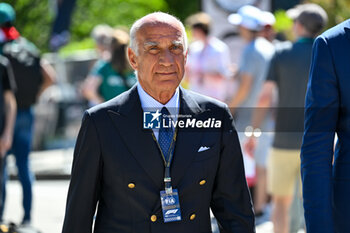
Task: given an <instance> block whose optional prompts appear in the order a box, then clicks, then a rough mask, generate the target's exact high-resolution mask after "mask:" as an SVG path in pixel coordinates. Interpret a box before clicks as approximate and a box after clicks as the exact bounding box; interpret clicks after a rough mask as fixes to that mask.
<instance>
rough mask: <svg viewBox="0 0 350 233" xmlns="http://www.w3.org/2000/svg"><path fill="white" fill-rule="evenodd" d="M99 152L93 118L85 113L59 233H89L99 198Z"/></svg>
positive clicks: (100, 164)
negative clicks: (61, 227)
mask: <svg viewBox="0 0 350 233" xmlns="http://www.w3.org/2000/svg"><path fill="white" fill-rule="evenodd" d="M101 166H102V160H101V150H100V143H99V138H98V135H97V131H96V127H95V125H94V122H93V119H92V117H91V116H90V114H89V113H88V112H85V114H84V117H83V122H82V126H81V128H80V132H79V135H78V139H77V142H76V146H75V150H74V159H73V166H72V174H71V181H70V186H69V190H68V197H67V203H66V214H65V218H64V224H63V230H62V233H88V232H92V222H93V217H94V214H95V210H96V204H97V201H98V199H99V191H100V177H101V174H100V173H101Z"/></svg>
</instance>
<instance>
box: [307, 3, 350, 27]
mask: <svg viewBox="0 0 350 233" xmlns="http://www.w3.org/2000/svg"><path fill="white" fill-rule="evenodd" d="M307 2H312V3H316V4H319V5H320V6H322V7H323V9H325V10H326V12H327V14H328V18H329V21H328V27H333V26H334V25H336V24H338V23H341V22H343V21H344V20H346V19H349V18H350V1H349V0H310V1H307Z"/></svg>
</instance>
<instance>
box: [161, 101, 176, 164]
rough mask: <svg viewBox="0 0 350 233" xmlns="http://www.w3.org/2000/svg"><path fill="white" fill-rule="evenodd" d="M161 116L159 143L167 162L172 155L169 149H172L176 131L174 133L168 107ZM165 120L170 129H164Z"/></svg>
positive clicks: (163, 109)
mask: <svg viewBox="0 0 350 233" xmlns="http://www.w3.org/2000/svg"><path fill="white" fill-rule="evenodd" d="M161 114H162V115H161V117H160V120H161V127H160V129H159V135H158V143H159V146H160V148H161V150H162V152H163V155H164V157H165V160H166V161H167V160H168V156H169V154H170V153H169V149H170V145H171V142H172V140H173V136H174V131H173V126H172V124H171V118H170V113H169V111H168V109H167V108H166V107H163V108H162V110H161ZM164 116H165V117H164ZM163 119H164V120H165V126H167V127H168V128H166V127H163ZM169 126H170V127H169Z"/></svg>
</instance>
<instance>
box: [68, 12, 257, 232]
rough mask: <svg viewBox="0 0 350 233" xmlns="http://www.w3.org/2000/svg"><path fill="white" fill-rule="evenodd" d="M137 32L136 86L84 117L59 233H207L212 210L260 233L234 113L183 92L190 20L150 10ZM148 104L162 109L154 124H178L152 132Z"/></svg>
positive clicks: (230, 224)
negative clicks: (184, 21) (186, 26)
mask: <svg viewBox="0 0 350 233" xmlns="http://www.w3.org/2000/svg"><path fill="white" fill-rule="evenodd" d="M130 35H131V43H130V48H129V49H128V57H129V62H130V64H131V66H132V67H133V69H134V70H135V71H136V73H137V77H138V83H137V84H136V85H135V86H134V87H132V88H131V89H130V90H129V91H127V92H124V93H123V94H121V95H119V96H117V97H115V98H114V99H112V100H110V101H108V102H105V103H103V104H100V105H97V106H95V107H93V108H91V109H89V110H87V111H86V113H85V115H84V117H83V123H82V126H81V129H80V132H79V136H78V139H77V143H76V147H75V152H74V161H73V167H72V176H71V182H70V187H69V192H68V198H67V206H66V215H65V220H64V224H63V231H62V232H63V233H80V232H81V233H88V232H92V225H94V232H98V233H102V232H106V233H114V232H118V233H124V232H125V233H126V232H135V233H141V232H142V233H149V232H152V233H163V232H167V233H179V232H181V233H187V232H188V233H197V232H198V233H199V232H201V233H209V232H211V223H210V211H209V209H210V208H211V210H212V212H213V213H214V215H215V217H216V218H217V220H218V222H219V228H220V229H221V232H232V233H233V232H235V233H252V232H255V226H254V213H253V209H252V203H251V198H250V194H249V191H248V188H247V184H246V180H245V174H244V168H243V161H242V153H241V149H240V145H239V141H238V137H237V133H236V130H235V128H234V126H233V119H232V116H231V115H230V111H229V109H228V107H227V106H226V105H225V104H223V103H221V102H219V101H217V100H214V99H211V98H209V97H205V96H202V95H199V94H196V93H193V92H191V91H187V90H184V89H182V88H181V87H179V84H180V82H181V80H182V78H183V75H184V65H185V63H186V56H187V41H186V33H185V29H184V27H183V24H182V23H181V22H180V21H179V20H177V19H176V18H175V17H173V16H171V15H169V14H165V13H162V12H157V13H152V14H149V15H147V16H145V17H143V18H141V19H139V20H138V21H136V22H135V23H134V25H133V26H132V28H131V32H130ZM150 108H152V109H153V110H155V109H157V111H156V112H153V113H152V114H153V115H152V116H153V117H152V120H151V122H153V120H155V119H159V118H158V117H159V115H161V117H160V118H161V119H163V121H161V122H164V119H165V115H168V116H170V118H171V119H170V121H171V122H173V123H174V122H175V123H176V122H177V123H178V124H177V127H168V128H165V127H160V128H159V130H157V129H156V128H152V129H147V127H145V124H144V120H145V118H144V117H145V115H147V114H148V113H149V112H148V111H147V110H149V109H150ZM181 121H183V122H186V123H184V124H185V126H187V127H183V126H184V124H182V123H181ZM155 122H156V121H154V123H155ZM188 122H190V124H189V123H188ZM198 122H199V123H198ZM205 122H207V123H208V122H209V123H208V124H206V123H205ZM213 122H214V123H213ZM148 123H150V122H148ZM158 123H159V122H158ZM205 124H206V125H205ZM213 125H215V126H214V127H211V126H213ZM147 126H148V125H147ZM173 126H174V125H173ZM193 126H196V127H193ZM207 126H209V127H207ZM169 139H170V140H169ZM170 141H171V142H170ZM171 158H173V159H171ZM168 161H170V162H169V163H168ZM169 169H170V171H169ZM160 193H162V194H160ZM176 194H177V195H176ZM164 195H168V196H166V197H171V198H170V199H166V198H164ZM173 197H174V198H173ZM176 199H179V201H176ZM169 203H170V204H172V203H173V205H167V204H169ZM178 205H179V206H178ZM96 206H98V207H97V211H96ZM169 206H170V207H171V208H173V209H170V210H169V209H168V210H167V208H170V207H169ZM95 211H96V219H95V221H93V219H94V215H95ZM170 212H171V214H174V215H172V216H173V217H171V218H169V216H170ZM179 213H181V214H179Z"/></svg>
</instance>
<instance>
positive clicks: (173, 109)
mask: <svg viewBox="0 0 350 233" xmlns="http://www.w3.org/2000/svg"><path fill="white" fill-rule="evenodd" d="M137 92H138V94H139V97H140V101H141V106H142V109H143V110H144V111H149V110H152V111H155V110H157V109H159V111H160V110H161V109H162V108H163V107H166V108H167V109H168V111H169V113H170V115H172V118H173V120H175V119H176V118H177V114H178V113H179V105H180V103H179V96H180V95H179V87H177V88H176V91H175V93H174V95H173V97H171V99H170V100H169V101H168V102H167V103H166V104H165V105H164V104H162V103H159V102H158V101H157V100H155V99H154V98H153V97H152V96H150V95H149V94H148V93H147V92H146V91H145V90H144V89H143V88H142V86H141V85H140V83H137Z"/></svg>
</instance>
